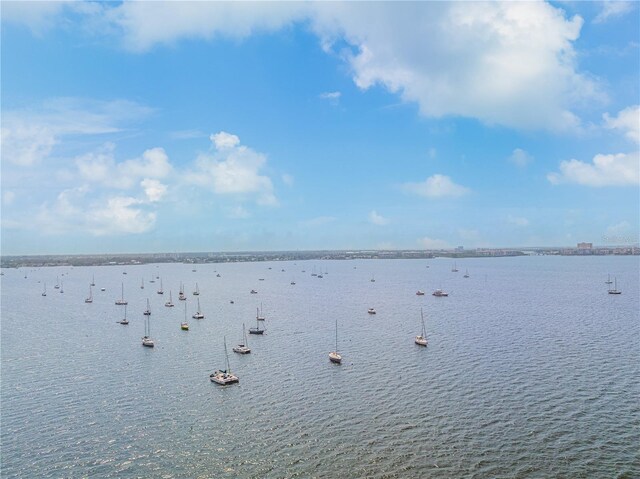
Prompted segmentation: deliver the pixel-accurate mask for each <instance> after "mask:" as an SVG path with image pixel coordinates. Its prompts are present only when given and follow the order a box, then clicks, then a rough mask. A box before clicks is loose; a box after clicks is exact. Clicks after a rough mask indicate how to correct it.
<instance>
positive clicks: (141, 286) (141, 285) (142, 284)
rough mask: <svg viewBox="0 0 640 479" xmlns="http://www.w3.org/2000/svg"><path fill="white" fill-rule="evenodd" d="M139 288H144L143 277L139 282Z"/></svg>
mask: <svg viewBox="0 0 640 479" xmlns="http://www.w3.org/2000/svg"><path fill="white" fill-rule="evenodd" d="M140 289H144V278H142V283H140Z"/></svg>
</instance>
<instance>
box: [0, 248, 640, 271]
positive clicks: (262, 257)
mask: <svg viewBox="0 0 640 479" xmlns="http://www.w3.org/2000/svg"><path fill="white" fill-rule="evenodd" d="M535 255H555V256H608V255H617V256H631V255H633V256H637V255H640V247H638V246H616V247H596V248H589V249H584V248H495V249H493V248H492V249H489V248H477V249H470V250H465V249H462V248H457V249H453V250H344V251H260V252H249V251H247V252H228V253H223V252H210V253H147V254H135V253H131V254H77V255H14V256H2V257H0V267H2V268H19V267H40V266H115V265H140V264H149V263H187V264H206V263H238V262H260V261H305V260H355V259H433V258H436V257H444V258H451V259H462V258H489V257H491V258H497V257H500V258H503V257H511V256H535Z"/></svg>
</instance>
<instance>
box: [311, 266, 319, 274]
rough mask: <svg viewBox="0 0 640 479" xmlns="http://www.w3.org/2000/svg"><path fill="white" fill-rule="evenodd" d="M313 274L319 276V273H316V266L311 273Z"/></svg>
mask: <svg viewBox="0 0 640 479" xmlns="http://www.w3.org/2000/svg"><path fill="white" fill-rule="evenodd" d="M311 276H318V273H316V267H315V266H314V267H313V272H312V273H311Z"/></svg>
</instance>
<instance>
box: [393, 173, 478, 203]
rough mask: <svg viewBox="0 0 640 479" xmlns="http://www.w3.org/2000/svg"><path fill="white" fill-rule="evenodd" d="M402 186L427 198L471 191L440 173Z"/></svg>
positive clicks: (457, 194)
mask: <svg viewBox="0 0 640 479" xmlns="http://www.w3.org/2000/svg"><path fill="white" fill-rule="evenodd" d="M402 188H403V189H404V190H405V191H407V192H409V193H413V194H416V195H419V196H424V197H427V198H443V197H458V196H462V195H465V194H467V193H468V192H469V191H470V190H469V189H468V188H466V187H464V186H461V185H458V184H456V183H454V182H453V181H452V180H451V178H449V177H448V176H445V175H440V174H435V175H433V176H430V177H429V178H427V179H426V180H425V181H423V182H421V183H405V184H403V185H402Z"/></svg>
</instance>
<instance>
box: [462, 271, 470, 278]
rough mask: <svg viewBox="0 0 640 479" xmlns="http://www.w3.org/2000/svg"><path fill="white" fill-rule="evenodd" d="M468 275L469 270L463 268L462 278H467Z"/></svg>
mask: <svg viewBox="0 0 640 479" xmlns="http://www.w3.org/2000/svg"><path fill="white" fill-rule="evenodd" d="M468 277H469V270H468V269H467V270H465V272H464V276H463V278H468Z"/></svg>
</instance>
